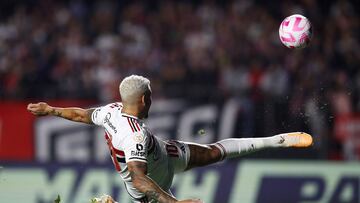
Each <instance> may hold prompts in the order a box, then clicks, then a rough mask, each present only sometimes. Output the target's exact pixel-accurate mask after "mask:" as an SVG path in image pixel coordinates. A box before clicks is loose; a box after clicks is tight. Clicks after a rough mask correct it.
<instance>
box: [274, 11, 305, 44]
mask: <svg viewBox="0 0 360 203" xmlns="http://www.w3.org/2000/svg"><path fill="white" fill-rule="evenodd" d="M311 35H312V30H311V23H310V21H309V20H308V19H307V18H306V17H304V16H302V15H299V14H295V15H291V16H289V17H287V18H285V19H284V20H283V21H282V23H281V25H280V28H279V37H280V40H281V42H282V43H283V44H284V45H285V46H286V47H288V48H290V49H294V48H296V49H300V48H304V47H306V46H307V45H308V44H309V43H310V39H311Z"/></svg>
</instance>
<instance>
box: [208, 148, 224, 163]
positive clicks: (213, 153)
mask: <svg viewBox="0 0 360 203" xmlns="http://www.w3.org/2000/svg"><path fill="white" fill-rule="evenodd" d="M209 146H210V148H211V150H210V153H209V156H210V158H211V160H212V162H217V161H220V160H221V159H222V157H221V156H222V155H221V151H220V150H219V148H217V147H215V146H214V145H209Z"/></svg>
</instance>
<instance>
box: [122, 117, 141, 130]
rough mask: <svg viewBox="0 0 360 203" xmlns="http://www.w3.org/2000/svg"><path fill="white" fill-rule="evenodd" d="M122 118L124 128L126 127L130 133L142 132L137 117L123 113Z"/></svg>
mask: <svg viewBox="0 0 360 203" xmlns="http://www.w3.org/2000/svg"><path fill="white" fill-rule="evenodd" d="M121 120H122V121H123V122H122V123H123V125H124V126H123V128H124V129H126V131H127V132H128V133H129V134H140V133H142V129H141V124H140V122H139V120H138V119H137V118H136V117H134V116H131V115H128V114H125V113H121Z"/></svg>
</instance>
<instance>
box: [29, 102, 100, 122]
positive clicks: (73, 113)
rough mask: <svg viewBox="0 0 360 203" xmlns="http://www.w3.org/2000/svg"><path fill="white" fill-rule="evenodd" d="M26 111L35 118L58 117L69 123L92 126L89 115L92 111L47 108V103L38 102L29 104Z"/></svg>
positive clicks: (73, 108)
mask: <svg viewBox="0 0 360 203" xmlns="http://www.w3.org/2000/svg"><path fill="white" fill-rule="evenodd" d="M27 110H28V111H30V112H31V113H32V114H34V115H36V116H47V115H52V116H58V117H61V118H65V119H68V120H71V121H76V122H82V123H87V124H93V122H92V121H91V114H92V112H93V111H94V109H82V108H77V107H70V108H59V107H52V106H49V105H48V104H47V103H44V102H39V103H37V104H29V105H28V106H27Z"/></svg>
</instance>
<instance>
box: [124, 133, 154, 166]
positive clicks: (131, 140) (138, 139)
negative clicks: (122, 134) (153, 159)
mask: <svg viewBox="0 0 360 203" xmlns="http://www.w3.org/2000/svg"><path fill="white" fill-rule="evenodd" d="M147 142H148V138H147V137H146V136H145V135H144V134H143V132H135V133H130V134H129V135H128V136H126V138H125V140H124V146H123V148H124V152H125V161H126V162H130V161H141V162H147V156H148V144H147Z"/></svg>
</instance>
